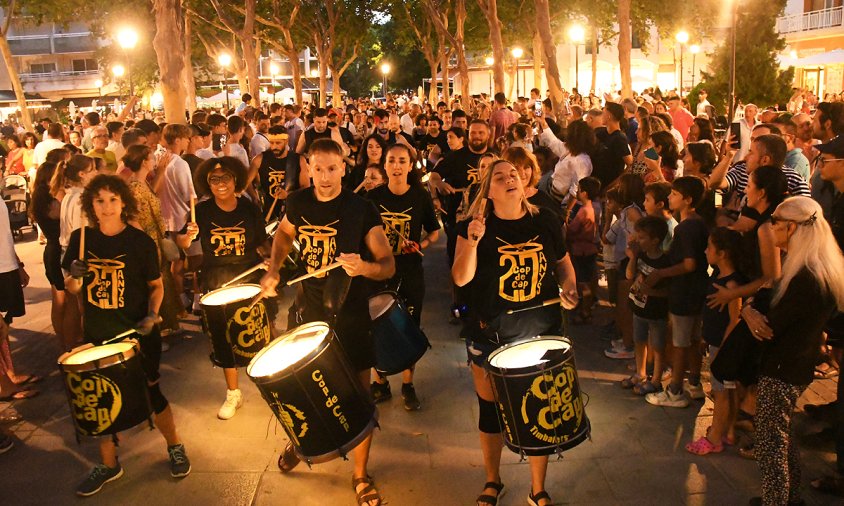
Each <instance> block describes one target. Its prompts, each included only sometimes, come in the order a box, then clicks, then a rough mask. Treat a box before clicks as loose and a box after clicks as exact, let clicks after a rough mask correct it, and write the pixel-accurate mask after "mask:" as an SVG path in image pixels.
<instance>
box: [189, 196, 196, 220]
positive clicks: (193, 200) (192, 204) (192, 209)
mask: <svg viewBox="0 0 844 506" xmlns="http://www.w3.org/2000/svg"><path fill="white" fill-rule="evenodd" d="M190 222H191V223H196V197H191V198H190Z"/></svg>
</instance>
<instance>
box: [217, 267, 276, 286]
mask: <svg viewBox="0 0 844 506" xmlns="http://www.w3.org/2000/svg"><path fill="white" fill-rule="evenodd" d="M266 268H267V264H265V263H263V262H261V263H259V264H258V265H256V266H254V267H250V268H248V269H246V270H245V271H243V272H241V273H240V274H238V275H237V276H235V277H234V278H232V279H231V280H229V281H226V282H225V283H223V284H222V286H220V288H225V287H227V286H229V285H231V284H232V283H235V282H236V281H240V280H241V279H243V278H245V277H246V276H248V275H250V274H252V273H253V272H255V271H257V270H258V269H266Z"/></svg>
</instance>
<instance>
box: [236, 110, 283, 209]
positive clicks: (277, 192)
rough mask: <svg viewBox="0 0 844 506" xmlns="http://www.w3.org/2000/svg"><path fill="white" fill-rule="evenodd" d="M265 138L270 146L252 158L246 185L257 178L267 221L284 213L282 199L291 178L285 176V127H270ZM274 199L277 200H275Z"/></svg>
mask: <svg viewBox="0 0 844 506" xmlns="http://www.w3.org/2000/svg"><path fill="white" fill-rule="evenodd" d="M267 138H268V139H269V141H270V148H269V149H268V150H266V151H263V152H262V153H259V154H258V155H257V156H255V158H253V159H252V163H250V165H249V177H248V178H247V181H246V186H247V187H249V186H250V185H251V184H252V181H254V180H255V178H256V177H257V178H258V183H259V184H260V186H261V193H262V197H263V199H264V214H265V215H266V214H268V213H269V216H267V221H272V220H273V219H275V220H278V219H279V217H280V216H281V215H282V214H284V201H285V200H286V199H287V192H288V190H289V188H290V186H291V184H292V180H291V179H290V178H289V177H287V174H288V170H287V160H288V158H287V150H288V143H287V129H286V128H284V127H283V126H281V125H276V126H274V127H270V129H269V131H268V132H267ZM276 200H278V202H275V201H276ZM274 202H275V204H274ZM270 208H272V212H271V213H270Z"/></svg>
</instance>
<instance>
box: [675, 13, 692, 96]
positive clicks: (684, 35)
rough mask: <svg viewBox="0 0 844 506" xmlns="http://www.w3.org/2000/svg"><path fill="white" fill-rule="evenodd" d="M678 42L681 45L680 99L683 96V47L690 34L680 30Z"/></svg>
mask: <svg viewBox="0 0 844 506" xmlns="http://www.w3.org/2000/svg"><path fill="white" fill-rule="evenodd" d="M675 38H676V39H677V42H679V43H680V89H679V93H680V97H682V96H683V46H684V45H685V44H686V42H688V41H689V33H688V32H687V31H685V30H680V31H679V32H677V35H676V36H675Z"/></svg>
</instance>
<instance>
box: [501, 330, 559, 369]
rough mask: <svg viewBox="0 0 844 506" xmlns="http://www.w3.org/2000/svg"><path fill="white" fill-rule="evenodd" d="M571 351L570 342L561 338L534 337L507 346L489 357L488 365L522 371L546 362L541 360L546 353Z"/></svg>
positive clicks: (544, 359) (543, 359) (546, 360)
mask: <svg viewBox="0 0 844 506" xmlns="http://www.w3.org/2000/svg"><path fill="white" fill-rule="evenodd" d="M570 349H571V342H570V341H568V340H567V339H563V338H561V337H551V336H544V337H535V338H532V339H527V340H525V341H521V342H516V343H513V344H509V345H507V346H505V347H503V348H500V349H498V350H496V351H494V352H492V354H491V355H490V356H489V364H490V365H491V366H492V367H495V368H496V369H522V368H525V367H537V366H541V365H543V364H544V363H546V362H548V361H549V360H548V359H547V358H543V357H544V356H545V354H546V353H547V352H548V351H551V350H560V351H562V352H566V351H568V350H570Z"/></svg>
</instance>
